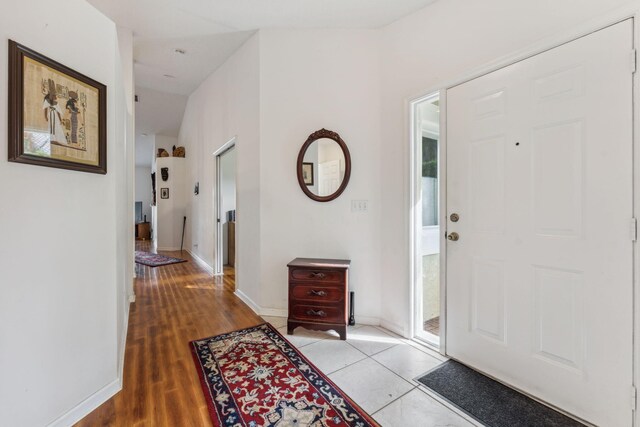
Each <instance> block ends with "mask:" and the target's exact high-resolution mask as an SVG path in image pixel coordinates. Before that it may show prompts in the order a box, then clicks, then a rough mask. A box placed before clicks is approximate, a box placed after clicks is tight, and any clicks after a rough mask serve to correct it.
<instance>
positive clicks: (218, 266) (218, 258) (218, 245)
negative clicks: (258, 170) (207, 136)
mask: <svg viewBox="0 0 640 427" xmlns="http://www.w3.org/2000/svg"><path fill="white" fill-rule="evenodd" d="M235 147H236V137H235V136H234V137H233V138H231V139H230V140H229V141H227V142H225V143H224V144H222V146H221V147H220V148H218V149H217V150H216V151H214V152H213V155H214V157H215V161H216V163H215V185H214V186H213V188H214V190H213V200H214V205H215V206H214V218H213V219H214V221H215V227H214V236H213V239H214V242H215V245H214V248H215V254H214V260H215V262H214V264H215V265H214V266H213V275H214V276H221V275H223V274H224V260H223V256H222V255H223V252H222V251H223V248H222V245H223V240H224V239H223V232H222V215H223V214H224V212H222V191H221V188H220V186H221V184H222V179H221V168H220V159H221V157H222V156H223V155H224V154H225V153H227V152H228V151H230V150H232V149H234V148H235ZM236 159H237V157H236ZM237 162H238V161H237V160H236V170H235V180H236V200H238V186H237V183H238V166H237ZM237 211H238V209H237V203H236V216H237ZM237 252H238V251H237V250H236V254H237ZM236 260H237V257H236Z"/></svg>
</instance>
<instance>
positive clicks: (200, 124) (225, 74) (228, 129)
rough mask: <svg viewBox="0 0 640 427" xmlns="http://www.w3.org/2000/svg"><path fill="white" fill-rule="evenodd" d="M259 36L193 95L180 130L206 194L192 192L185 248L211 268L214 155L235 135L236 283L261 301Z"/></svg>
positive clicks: (191, 176) (192, 177) (194, 177)
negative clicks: (259, 293)
mask: <svg viewBox="0 0 640 427" xmlns="http://www.w3.org/2000/svg"><path fill="white" fill-rule="evenodd" d="M259 44H260V41H259V36H258V35H256V36H253V37H252V38H251V39H249V40H248V41H247V42H246V43H245V44H244V45H243V46H242V47H241V48H240V49H239V50H238V51H237V52H236V53H235V54H234V55H233V56H232V57H231V58H230V59H229V60H228V61H227V62H226V63H225V64H224V65H222V66H221V67H220V68H219V69H218V70H217V71H216V72H215V73H213V74H212V75H211V76H209V78H207V79H206V80H205V81H204V82H203V83H202V84H201V85H200V87H199V88H198V89H197V90H196V91H195V92H194V93H193V94H191V96H190V97H189V100H188V102H187V108H186V110H185V113H184V120H183V122H182V126H181V128H180V137H179V139H180V145H184V146H185V148H186V156H187V157H186V160H187V166H186V170H187V173H186V184H185V185H186V186H187V188H189V189H190V190H193V186H194V185H195V183H196V182H198V181H199V182H200V194H199V195H198V196H196V195H194V194H193V191H189V192H188V193H187V217H188V220H187V230H188V231H187V236H188V237H187V238H186V239H185V242H186V243H188V244H185V247H186V248H188V249H190V250H191V251H193V252H194V253H195V254H196V255H197V256H199V257H200V258H202V259H203V260H204V261H205V262H207V263H208V264H209V265H210V266H213V262H214V226H215V220H214V202H213V201H214V188H215V187H214V180H215V175H214V169H215V168H214V165H215V157H214V156H213V153H214V151H216V150H217V149H218V148H220V147H221V146H222V145H224V144H225V143H226V142H227V141H229V140H230V139H231V138H233V137H234V136H236V137H237V144H236V150H237V152H236V155H237V168H238V180H237V182H236V185H237V200H236V203H237V212H236V217H237V221H238V226H237V228H236V253H237V264H236V283H237V287H238V289H239V290H240V291H241V292H243V293H245V294H246V295H249V296H250V297H251V298H255V299H256V300H257V295H258V289H259V283H260V251H259V246H260V245H259V244H260V209H261V207H260V199H259V197H260V193H259V187H260V146H259V131H260V122H259V103H260V91H259V87H260V76H259V54H258V52H259Z"/></svg>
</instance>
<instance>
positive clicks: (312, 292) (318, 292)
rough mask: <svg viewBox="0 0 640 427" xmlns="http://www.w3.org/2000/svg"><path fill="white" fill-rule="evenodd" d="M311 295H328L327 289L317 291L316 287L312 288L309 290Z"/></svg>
mask: <svg viewBox="0 0 640 427" xmlns="http://www.w3.org/2000/svg"><path fill="white" fill-rule="evenodd" d="M309 295H315V296H317V297H326V296H327V293H326V292H325V291H316V290H315V289H312V290H310V291H309Z"/></svg>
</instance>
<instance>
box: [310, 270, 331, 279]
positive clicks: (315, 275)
mask: <svg viewBox="0 0 640 427" xmlns="http://www.w3.org/2000/svg"><path fill="white" fill-rule="evenodd" d="M309 277H311V278H313V279H324V278H325V277H327V276H326V275H325V274H324V273H316V272H315V271H314V272H312V273H311V274H310V275H309Z"/></svg>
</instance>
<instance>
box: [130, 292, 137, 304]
mask: <svg viewBox="0 0 640 427" xmlns="http://www.w3.org/2000/svg"><path fill="white" fill-rule="evenodd" d="M129 302H130V303H131V302H136V294H131V295H129Z"/></svg>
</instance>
